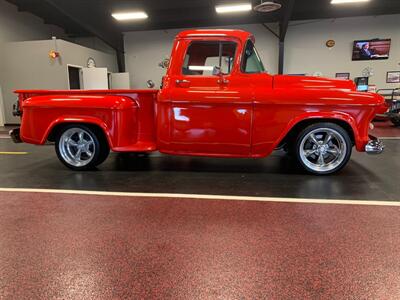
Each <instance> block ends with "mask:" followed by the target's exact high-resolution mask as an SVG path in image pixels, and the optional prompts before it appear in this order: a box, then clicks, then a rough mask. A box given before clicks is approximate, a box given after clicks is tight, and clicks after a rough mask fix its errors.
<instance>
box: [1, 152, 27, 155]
mask: <svg viewBox="0 0 400 300" xmlns="http://www.w3.org/2000/svg"><path fill="white" fill-rule="evenodd" d="M27 154H29V153H28V152H0V155H27Z"/></svg>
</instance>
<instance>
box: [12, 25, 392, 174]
mask: <svg viewBox="0 0 400 300" xmlns="http://www.w3.org/2000/svg"><path fill="white" fill-rule="evenodd" d="M254 43H255V39H254V37H253V35H252V34H250V33H248V32H245V31H240V30H191V31H185V32H182V33H180V34H179V35H178V36H177V37H176V39H175V42H174V45H173V49H172V54H171V59H170V63H169V67H168V71H167V74H166V76H165V77H164V78H163V80H162V86H161V88H160V90H102V91H99V90H96V91H42V90H20V91H17V93H18V94H19V100H18V102H17V105H16V107H15V111H14V114H15V115H19V116H21V117H22V123H21V127H20V129H17V130H14V131H12V132H11V136H12V137H13V139H14V141H23V142H25V143H31V144H37V145H43V144H46V143H49V142H50V143H51V142H54V143H55V150H56V153H57V156H58V158H59V159H60V160H61V162H62V163H64V164H65V165H66V166H67V167H69V168H71V169H74V170H84V169H89V168H93V167H95V166H97V165H99V164H101V163H102V162H103V161H104V160H105V159H106V158H107V156H108V154H109V152H110V150H112V151H114V152H152V151H160V152H162V153H167V154H174V155H198V156H212V157H249V158H262V157H265V156H267V155H269V154H271V152H272V151H274V150H275V149H285V150H287V151H288V152H291V153H292V154H293V155H295V156H296V158H297V160H298V162H299V164H300V165H301V166H302V167H303V168H304V169H305V170H307V171H309V172H311V173H315V174H329V173H333V172H336V171H338V170H339V169H341V168H342V167H344V166H345V165H346V163H347V162H348V161H349V159H350V156H351V152H352V148H353V146H355V148H356V149H357V150H358V151H364V152H367V153H381V152H382V151H383V144H382V143H381V142H380V141H379V140H378V139H376V138H374V137H372V136H369V135H368V131H369V127H370V122H371V121H372V119H373V118H374V116H375V114H376V113H377V111H378V110H379V109H380V108H381V107H382V105H384V99H383V98H382V97H381V96H379V95H377V94H371V93H361V92H357V91H356V88H355V85H354V83H353V82H351V81H349V80H336V79H327V78H317V77H307V76H283V75H276V76H274V75H270V74H268V73H267V72H266V71H265V69H264V66H263V64H262V62H261V60H260V57H259V55H258V53H257V51H256V49H255V46H254Z"/></svg>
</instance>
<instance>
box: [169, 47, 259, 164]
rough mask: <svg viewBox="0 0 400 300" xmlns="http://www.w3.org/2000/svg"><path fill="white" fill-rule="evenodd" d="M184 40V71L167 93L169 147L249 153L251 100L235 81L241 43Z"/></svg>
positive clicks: (199, 150)
mask: <svg viewBox="0 0 400 300" xmlns="http://www.w3.org/2000/svg"><path fill="white" fill-rule="evenodd" d="M186 42H187V51H186V54H185V56H184V59H183V62H182V67H181V68H180V74H175V75H174V76H173V78H172V80H173V81H172V83H171V84H172V85H173V86H174V87H173V88H171V91H170V95H169V98H170V99H169V101H170V108H169V109H170V114H169V115H170V142H171V144H170V147H171V150H173V151H176V152H185V153H191V154H206V155H207V154H209V155H213V154H214V155H227V156H230V155H236V156H248V155H250V149H251V147H250V144H251V120H252V113H253V112H252V100H253V99H252V95H251V92H250V91H249V90H248V89H246V87H245V84H243V82H241V81H240V80H237V73H238V72H239V70H238V69H239V67H238V64H237V62H238V59H239V58H238V56H240V53H239V50H240V49H239V43H238V42H237V41H235V40H232V41H229V40H227V41H220V40H219V41H218V40H215V41H212V40H210V41H196V40H194V41H186ZM216 71H217V72H219V73H220V74H219V75H218V76H216V74H215V73H216Z"/></svg>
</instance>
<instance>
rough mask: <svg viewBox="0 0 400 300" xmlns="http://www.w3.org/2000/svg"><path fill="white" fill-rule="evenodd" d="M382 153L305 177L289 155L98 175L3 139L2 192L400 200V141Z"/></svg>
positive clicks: (145, 161) (123, 164)
mask: <svg viewBox="0 0 400 300" xmlns="http://www.w3.org/2000/svg"><path fill="white" fill-rule="evenodd" d="M385 143H386V149H385V152H384V153H383V154H382V155H378V156H370V155H366V154H364V153H358V152H356V151H354V153H353V156H352V159H351V161H350V163H349V164H348V166H347V167H346V168H345V169H344V170H343V171H341V172H340V173H338V174H336V175H332V176H323V177H318V176H314V175H308V174H305V173H304V172H303V171H302V170H300V169H299V168H298V167H297V166H296V163H295V162H294V161H293V160H292V159H291V158H290V157H288V156H287V155H285V153H284V152H280V151H278V152H276V153H274V154H273V155H272V156H270V157H268V158H265V159H219V158H212V159H210V158H193V157H176V156H165V155H161V154H158V153H156V154H152V155H150V156H149V157H137V156H135V155H120V154H111V155H110V157H109V158H108V160H107V161H106V162H105V163H104V164H103V165H101V166H100V167H99V169H98V170H97V171H90V172H73V171H71V170H68V169H66V168H65V167H64V166H63V165H62V164H61V163H60V162H59V161H58V159H57V157H56V155H55V152H54V147H53V146H32V145H27V144H13V143H12V142H11V140H9V139H0V152H2V151H3V152H7V151H11V152H12V151H17V152H18V151H19V152H28V154H26V155H0V166H1V172H0V187H18V188H51V189H80V190H102V191H121V192H152V193H189V194H214V195H245V196H269V197H296V198H323V199H324V198H330V199H332V198H333V199H361V200H391V201H398V200H400V184H399V182H400V171H399V170H400V160H399V159H398V153H399V152H400V140H385Z"/></svg>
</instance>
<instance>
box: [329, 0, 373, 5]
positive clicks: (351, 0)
mask: <svg viewBox="0 0 400 300" xmlns="http://www.w3.org/2000/svg"><path fill="white" fill-rule="evenodd" d="M368 1H370V0H332V1H331V4H345V3H358V2H368Z"/></svg>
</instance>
